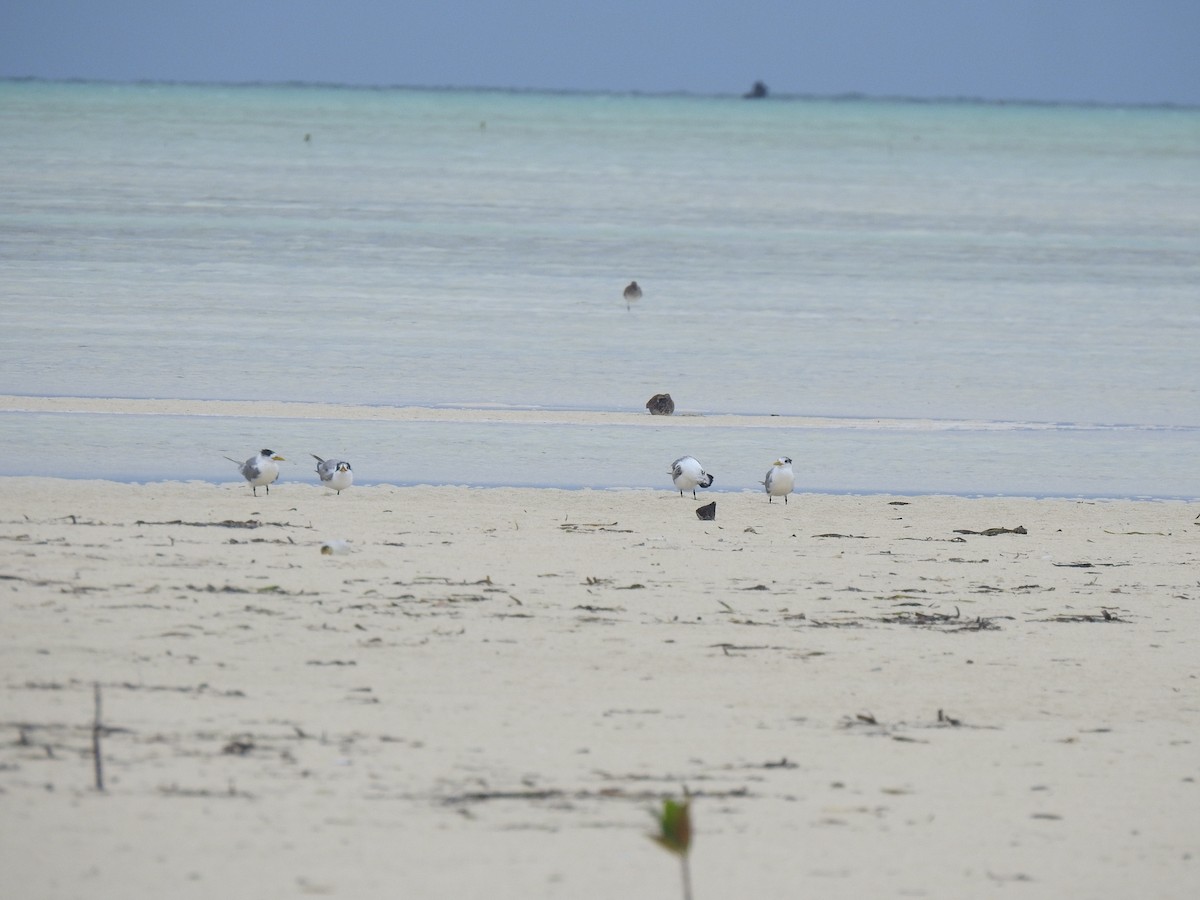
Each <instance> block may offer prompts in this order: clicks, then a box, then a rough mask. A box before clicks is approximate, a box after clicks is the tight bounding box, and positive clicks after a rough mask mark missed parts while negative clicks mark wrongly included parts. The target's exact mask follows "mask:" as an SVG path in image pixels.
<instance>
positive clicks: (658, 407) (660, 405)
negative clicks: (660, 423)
mask: <svg viewBox="0 0 1200 900" xmlns="http://www.w3.org/2000/svg"><path fill="white" fill-rule="evenodd" d="M646 409H648V410H650V415H652V416H669V415H671V414H672V413H673V412H675V401H674V400H672V399H671V395H670V394H655V395H654V396H653V397H651V398H650V399H649V400H647V401H646Z"/></svg>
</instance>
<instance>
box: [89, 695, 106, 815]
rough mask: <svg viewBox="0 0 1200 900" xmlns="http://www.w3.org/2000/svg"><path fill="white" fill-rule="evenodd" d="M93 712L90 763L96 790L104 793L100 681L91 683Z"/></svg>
mask: <svg viewBox="0 0 1200 900" xmlns="http://www.w3.org/2000/svg"><path fill="white" fill-rule="evenodd" d="M92 696H93V699H94V701H95V713H94V715H93V717H92V764H93V770H94V772H95V776H96V790H97V791H99V792H100V793H102V794H103V793H104V756H103V755H102V754H101V752H100V734H101V732H103V731H104V726H103V725H102V724H101V723H100V682H98V681H97V682H96V683H95V684H93V685H92Z"/></svg>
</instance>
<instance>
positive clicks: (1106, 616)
mask: <svg viewBox="0 0 1200 900" xmlns="http://www.w3.org/2000/svg"><path fill="white" fill-rule="evenodd" d="M1033 621H1035V622H1071V623H1074V622H1118V623H1120V624H1122V625H1128V624H1129V620H1128V619H1123V618H1121V617H1120V616H1119V615H1117V614H1116V613H1111V612H1109V611H1108V610H1107V609H1105V608H1103V607H1101V609H1100V612H1099V614H1094V613H1060V614H1059V615H1056V616H1050V617H1049V618H1048V619H1034V620H1033Z"/></svg>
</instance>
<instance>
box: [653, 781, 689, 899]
mask: <svg viewBox="0 0 1200 900" xmlns="http://www.w3.org/2000/svg"><path fill="white" fill-rule="evenodd" d="M651 815H652V816H654V819H655V822H656V823H657V824H658V831H657V832H654V833H652V834H651V835H650V839H651V840H652V841H654V842H655V843H656V844H658V845H659V846H660V847H662V848H663V849H664V850H666V851H667V852H668V853H674V854H675V855H676V856H678V857H679V863H680V873H681V875H682V877H683V897H684V900H691V897H692V873H691V870H690V868H689V867H688V854H689V853H691V850H692V815H691V797H690V796H689V795H688V792H687V788H686V787H685V788H684V790H683V800H682V801H679V800H672V799H671V798H670V797H666V798H664V799H663V803H662V811H661V812H657V813H656V812H651Z"/></svg>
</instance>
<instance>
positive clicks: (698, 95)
mask: <svg viewBox="0 0 1200 900" xmlns="http://www.w3.org/2000/svg"><path fill="white" fill-rule="evenodd" d="M4 82H7V83H38V84H81V85H88V84H94V85H111V86H120V87H223V88H290V89H297V90H302V89H314V88H316V89H323V90H345V91H379V92H384V91H414V92H418V91H426V92H430V93H436V92H446V93H492V94H534V95H536V94H542V95H547V96H581V97H587V96H592V97H635V98H648V99H652V98H668V97H677V98H691V99H697V100H752V101H755V102H759V103H763V102H766V103H769V102H770V101H772V100H782V101H785V102H796V101H800V102H812V101H822V102H834V103H897V104H904V103H907V104H914V105H920V104H929V105H937V104H961V105H975V106H1030V107H1048V108H1061V107H1080V108H1085V109H1160V110H1179V111H1195V110H1200V103H1195V104H1193V103H1177V102H1174V101H1167V100H1164V101H1111V100H1038V99H1031V98H993V97H983V96H975V95H970V94H958V95H955V94H942V95H930V96H917V95H907V94H872V93H867V92H864V91H841V92H836V93H826V94H822V93H807V92H793V91H781V92H774V91H770V90H769V88H768V93H767V94H766V95H765V96H761V97H751V96H749V95H748V94H746V93H745V92H729V93H724V92H719V93H712V92H702V91H689V90H685V89H675V90H661V91H645V90H639V89H633V88H631V89H626V90H618V89H612V88H545V87H517V86H510V87H496V86H486V85H451V84H432V85H430V84H426V85H422V84H401V83H393V84H374V83H354V82H337V81H305V80H300V79H289V80H284V81H217V80H198V81H188V80H183V79H167V78H137V79H119V78H88V77H82V76H72V77H63V78H55V77H47V76H42V75H0V83H4Z"/></svg>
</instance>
